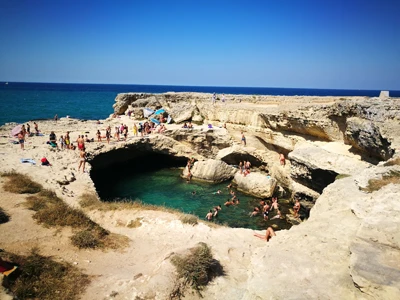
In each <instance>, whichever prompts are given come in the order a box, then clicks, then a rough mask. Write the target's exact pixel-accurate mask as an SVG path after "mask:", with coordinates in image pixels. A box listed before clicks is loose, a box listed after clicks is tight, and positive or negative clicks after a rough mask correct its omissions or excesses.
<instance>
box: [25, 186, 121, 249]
mask: <svg viewBox="0 0 400 300" xmlns="http://www.w3.org/2000/svg"><path fill="white" fill-rule="evenodd" d="M26 205H27V207H28V208H29V209H31V210H34V211H35V212H36V213H35V214H34V215H33V218H34V219H35V220H36V221H37V222H38V223H39V224H44V225H45V226H50V227H51V226H70V227H72V228H74V229H80V230H79V231H78V232H76V233H75V234H74V235H73V236H72V237H71V241H72V244H73V245H74V246H76V247H78V248H98V247H107V248H108V247H111V248H116V245H123V244H126V242H125V243H121V241H122V240H123V239H122V238H121V239H120V240H121V241H118V242H114V241H112V239H113V238H117V235H112V236H110V234H109V232H108V231H107V230H105V229H104V228H102V227H100V226H99V225H98V224H97V223H95V222H93V221H92V220H90V219H89V218H88V217H87V216H86V214H85V213H84V212H83V211H81V210H79V209H75V208H72V207H69V206H68V205H67V204H66V203H64V202H63V201H62V200H61V199H60V198H58V197H57V195H56V194H55V193H54V192H53V191H49V190H42V191H41V192H40V193H38V194H37V195H33V196H29V197H27V202H26ZM125 239H127V238H126V237H125Z"/></svg>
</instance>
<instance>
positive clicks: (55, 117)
mask: <svg viewBox="0 0 400 300" xmlns="http://www.w3.org/2000/svg"><path fill="white" fill-rule="evenodd" d="M57 120H58V115H57V114H56V115H55V116H54V121H56V123H57Z"/></svg>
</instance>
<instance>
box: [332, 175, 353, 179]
mask: <svg viewBox="0 0 400 300" xmlns="http://www.w3.org/2000/svg"><path fill="white" fill-rule="evenodd" d="M347 177H350V175H349V174H339V175H337V176H336V178H335V180H339V179H343V178H347Z"/></svg>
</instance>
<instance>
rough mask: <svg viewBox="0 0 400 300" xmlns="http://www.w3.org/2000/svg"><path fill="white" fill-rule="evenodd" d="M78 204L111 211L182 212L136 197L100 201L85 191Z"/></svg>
mask: <svg viewBox="0 0 400 300" xmlns="http://www.w3.org/2000/svg"><path fill="white" fill-rule="evenodd" d="M79 204H80V205H81V207H82V208H86V209H89V210H95V209H96V210H99V211H111V210H154V211H163V212H169V213H174V214H182V212H180V211H179V210H176V209H173V208H169V207H166V206H158V205H151V204H145V203H143V202H142V201H140V200H138V199H136V200H134V201H132V200H130V199H122V200H118V201H101V200H100V199H99V198H98V197H97V195H95V194H92V193H91V194H90V193H85V194H82V195H81V196H80V200H79Z"/></svg>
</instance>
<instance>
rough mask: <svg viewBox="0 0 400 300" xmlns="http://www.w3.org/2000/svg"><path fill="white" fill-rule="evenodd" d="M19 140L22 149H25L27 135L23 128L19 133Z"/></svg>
mask: <svg viewBox="0 0 400 300" xmlns="http://www.w3.org/2000/svg"><path fill="white" fill-rule="evenodd" d="M18 142H19V144H20V145H21V149H22V150H24V143H25V137H24V133H23V131H22V130H21V131H20V132H19V133H18Z"/></svg>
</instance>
